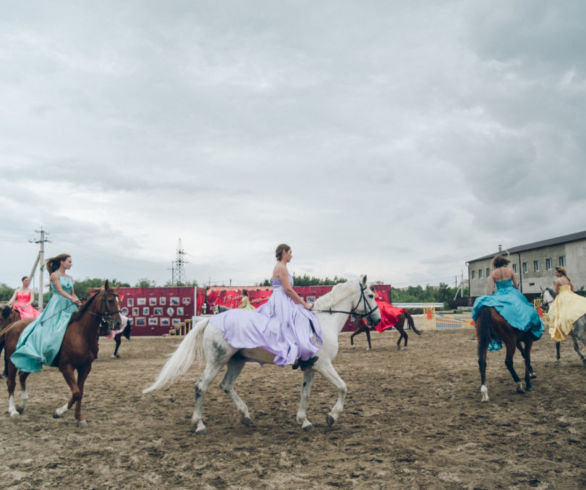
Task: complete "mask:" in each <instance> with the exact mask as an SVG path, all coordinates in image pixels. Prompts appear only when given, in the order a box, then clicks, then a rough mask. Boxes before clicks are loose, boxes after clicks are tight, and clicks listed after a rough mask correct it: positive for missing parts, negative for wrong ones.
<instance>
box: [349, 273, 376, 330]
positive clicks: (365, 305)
mask: <svg viewBox="0 0 586 490" xmlns="http://www.w3.org/2000/svg"><path fill="white" fill-rule="evenodd" d="M358 286H359V289H357V290H356V295H355V297H354V298H353V300H352V314H354V315H356V316H360V317H362V318H365V319H366V324H367V325H369V326H370V327H374V326H375V325H378V324H379V322H380V321H381V315H380V310H379V308H378V305H377V304H376V300H375V296H374V292H373V291H372V289H371V288H370V286H369V285H368V283H367V282H366V274H365V275H363V276H361V277H360V279H359V281H358Z"/></svg>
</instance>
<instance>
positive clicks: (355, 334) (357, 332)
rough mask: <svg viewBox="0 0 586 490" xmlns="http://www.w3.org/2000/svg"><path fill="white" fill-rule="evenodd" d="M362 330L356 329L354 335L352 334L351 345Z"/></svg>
mask: <svg viewBox="0 0 586 490" xmlns="http://www.w3.org/2000/svg"><path fill="white" fill-rule="evenodd" d="M361 332H362V329H358V330H356V332H354V333H353V334H352V335H350V345H352V346H353V345H354V337H356V336H357V335H358V334H359V333H361Z"/></svg>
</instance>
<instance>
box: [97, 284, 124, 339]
mask: <svg viewBox="0 0 586 490" xmlns="http://www.w3.org/2000/svg"><path fill="white" fill-rule="evenodd" d="M119 289H120V286H116V287H115V288H111V287H110V284H109V282H108V281H107V280H106V283H105V284H104V286H102V288H101V289H100V292H99V293H98V294H99V295H101V298H96V299H97V300H98V301H97V305H96V307H97V308H98V311H97V312H96V313H97V314H98V315H99V316H100V335H110V333H111V332H112V330H117V329H118V328H119V327H120V325H121V323H122V317H121V315H120V311H121V308H120V297H119V296H118V291H119Z"/></svg>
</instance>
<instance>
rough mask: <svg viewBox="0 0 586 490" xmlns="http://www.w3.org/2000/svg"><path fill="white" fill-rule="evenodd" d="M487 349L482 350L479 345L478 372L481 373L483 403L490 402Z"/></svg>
mask: <svg viewBox="0 0 586 490" xmlns="http://www.w3.org/2000/svg"><path fill="white" fill-rule="evenodd" d="M486 354H487V349H486V347H483V348H481V347H480V344H478V370H479V371H480V394H481V396H482V401H483V402H487V401H488V388H487V387H486Z"/></svg>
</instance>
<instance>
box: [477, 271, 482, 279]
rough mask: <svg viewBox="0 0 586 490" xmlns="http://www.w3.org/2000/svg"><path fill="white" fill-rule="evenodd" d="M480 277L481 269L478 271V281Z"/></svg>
mask: <svg viewBox="0 0 586 490" xmlns="http://www.w3.org/2000/svg"><path fill="white" fill-rule="evenodd" d="M481 277H482V269H478V279H480V278H481Z"/></svg>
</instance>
